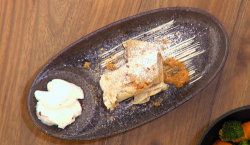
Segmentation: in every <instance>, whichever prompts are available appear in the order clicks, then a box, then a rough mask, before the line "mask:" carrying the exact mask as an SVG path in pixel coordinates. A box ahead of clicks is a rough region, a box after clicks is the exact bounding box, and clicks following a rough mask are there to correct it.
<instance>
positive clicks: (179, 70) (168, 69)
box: [163, 58, 189, 87]
mask: <svg viewBox="0 0 250 145" xmlns="http://www.w3.org/2000/svg"><path fill="white" fill-rule="evenodd" d="M163 64H164V66H165V67H164V82H165V83H172V84H174V85H175V86H176V87H182V86H183V85H184V84H185V83H187V82H188V81H189V71H188V70H187V69H186V68H185V66H186V65H185V64H184V63H183V62H181V61H177V60H175V59H174V58H167V59H166V60H164V61H163Z"/></svg>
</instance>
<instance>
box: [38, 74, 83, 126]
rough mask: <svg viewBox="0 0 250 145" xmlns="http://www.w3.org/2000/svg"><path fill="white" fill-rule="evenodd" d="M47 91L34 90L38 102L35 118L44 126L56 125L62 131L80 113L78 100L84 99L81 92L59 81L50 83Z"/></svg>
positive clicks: (72, 85) (74, 86) (55, 80)
mask: <svg viewBox="0 0 250 145" xmlns="http://www.w3.org/2000/svg"><path fill="white" fill-rule="evenodd" d="M47 90H48V91H40V90H36V91H35V93H34V95H35V98H36V99H37V100H38V102H37V105H36V114H37V117H38V119H40V120H41V121H42V122H43V123H44V124H46V125H49V126H51V125H58V128H62V129H64V128H65V127H66V126H67V125H69V124H71V123H73V122H74V121H75V118H76V117H77V116H79V115H81V113H82V107H81V104H80V103H79V101H78V99H83V98H84V93H83V90H82V89H81V88H80V87H78V86H77V85H75V84H72V83H69V82H67V81H64V80H61V79H53V80H52V81H50V82H49V83H48V84H47Z"/></svg>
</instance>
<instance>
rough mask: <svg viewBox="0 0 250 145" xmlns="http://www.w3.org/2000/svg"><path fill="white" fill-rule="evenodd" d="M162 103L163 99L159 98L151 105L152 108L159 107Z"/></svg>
mask: <svg viewBox="0 0 250 145" xmlns="http://www.w3.org/2000/svg"><path fill="white" fill-rule="evenodd" d="M162 101H163V99H162V98H159V100H158V101H157V102H153V104H154V106H160V105H161V102H162Z"/></svg>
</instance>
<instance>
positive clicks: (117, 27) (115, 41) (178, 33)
mask: <svg viewBox="0 0 250 145" xmlns="http://www.w3.org/2000/svg"><path fill="white" fill-rule="evenodd" d="M129 39H134V40H140V41H145V42H150V43H153V44H155V45H158V46H159V47H162V48H164V49H162V54H163V56H164V58H167V57H175V58H176V59H178V60H181V61H183V62H184V63H186V64H187V68H188V69H189V71H190V81H189V82H188V83H187V84H185V85H184V86H183V87H181V88H176V87H175V86H173V85H171V84H169V89H168V90H166V91H164V92H161V93H158V94H157V95H155V96H151V99H150V101H149V102H147V103H145V104H142V105H133V106H129V101H130V100H125V101H123V102H121V103H120V105H119V106H118V107H116V109H115V110H113V111H110V110H107V109H106V107H105V106H104V104H103V100H102V91H101V89H100V86H99V79H100V76H101V74H102V73H103V72H105V69H106V68H105V63H106V59H107V58H110V57H113V56H121V57H120V59H119V60H118V62H117V64H119V65H123V64H124V63H125V59H124V48H123V46H122V42H125V41H127V40H129ZM228 47H229V42H228V37H227V33H226V31H225V29H224V28H223V26H222V25H221V23H220V22H219V21H218V20H217V19H216V18H215V17H214V16H212V15H211V14H209V13H207V12H205V11H202V10H199V9H194V8H182V7H178V8H165V9H158V10H154V11H150V12H146V13H142V14H139V15H136V16H133V17H129V18H126V19H123V20H121V21H118V22H115V23H113V24H110V25H108V26H106V27H104V28H101V29H99V30H97V31H95V32H93V33H91V34H89V35H87V36H85V37H83V38H82V39H80V40H78V41H76V42H75V43H73V44H71V45H70V46H68V47H67V48H65V49H64V50H63V51H62V52H60V53H59V54H58V55H57V56H55V57H54V58H53V59H52V60H51V61H50V62H49V63H48V64H47V65H46V66H45V67H44V68H43V69H42V70H41V71H40V73H39V74H38V75H37V77H36V78H35V80H34V82H33V84H32V86H31V88H30V92H29V96H28V110H29V113H30V116H31V119H32V120H33V122H34V123H35V125H36V126H37V127H38V128H39V129H41V130H42V131H44V132H45V133H47V134H49V135H51V136H53V137H57V138H61V139H68V140H92V139H98V138H104V137H108V136H111V135H115V134H118V133H121V132H124V131H127V130H130V129H133V128H135V127H138V126H140V125H143V124H145V123H147V122H149V121H151V120H154V119H156V118H158V117H160V116H162V115H163V114H165V113H167V112H169V111H171V110H173V109H174V108H176V107H178V106H179V105H181V104H183V103H184V102H186V101H188V100H189V99H191V98H192V97H193V96H194V95H196V94H197V93H198V92H200V91H201V90H202V89H203V88H205V87H206V86H207V85H208V84H209V83H210V82H211V81H212V80H213V79H214V78H215V76H216V75H217V74H218V73H219V71H220V70H221V68H222V67H223V65H224V63H225V61H226V58H227V54H228ZM113 58H114V57H113ZM86 62H91V66H90V69H86V68H84V67H83V66H84V64H85V63H86ZM54 78H60V79H64V80H66V81H69V82H71V83H74V84H76V85H78V86H80V87H81V88H82V89H83V90H84V93H85V99H83V100H79V101H80V102H81V104H82V106H83V113H82V115H81V116H79V117H78V118H76V121H75V122H74V123H72V124H71V125H68V126H67V127H66V128H65V129H58V128H57V126H47V125H44V124H43V123H42V122H41V121H40V120H38V119H37V116H36V113H35V109H36V107H35V106H36V103H37V101H36V99H35V97H34V91H35V90H46V84H47V83H48V82H49V81H50V80H52V79H54Z"/></svg>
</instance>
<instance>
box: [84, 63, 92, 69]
mask: <svg viewBox="0 0 250 145" xmlns="http://www.w3.org/2000/svg"><path fill="white" fill-rule="evenodd" d="M90 65H91V63H90V62H85V63H84V66H83V67H84V68H86V69H90Z"/></svg>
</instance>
